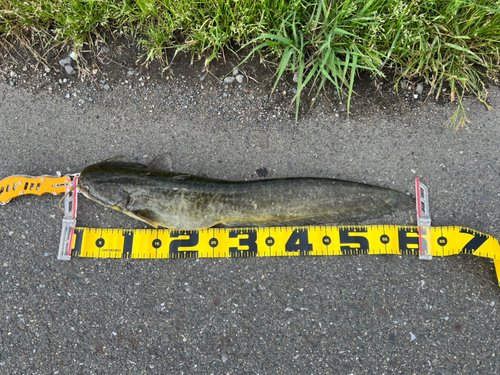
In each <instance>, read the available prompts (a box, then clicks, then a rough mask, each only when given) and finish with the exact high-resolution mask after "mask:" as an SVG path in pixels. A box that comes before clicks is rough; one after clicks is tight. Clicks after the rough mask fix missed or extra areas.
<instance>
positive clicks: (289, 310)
mask: <svg viewBox="0 0 500 375" xmlns="http://www.w3.org/2000/svg"><path fill="white" fill-rule="evenodd" d="M285 311H287V312H291V311H293V309H292V308H291V307H287V308H286V309H285Z"/></svg>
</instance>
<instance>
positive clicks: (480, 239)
mask: <svg viewBox="0 0 500 375" xmlns="http://www.w3.org/2000/svg"><path fill="white" fill-rule="evenodd" d="M460 233H468V234H471V235H473V236H474V237H472V239H471V240H470V241H469V242H467V244H466V245H465V246H464V247H463V249H462V251H460V254H473V253H474V252H475V251H476V250H477V249H479V248H480V247H481V245H482V244H483V243H485V242H486V240H487V239H488V236H487V235H485V234H482V233H477V232H474V231H472V230H470V229H465V228H462V229H460Z"/></svg>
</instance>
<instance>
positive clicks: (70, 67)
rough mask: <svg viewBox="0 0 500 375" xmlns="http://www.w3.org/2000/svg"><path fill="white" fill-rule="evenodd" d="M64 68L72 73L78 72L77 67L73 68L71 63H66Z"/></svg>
mask: <svg viewBox="0 0 500 375" xmlns="http://www.w3.org/2000/svg"><path fill="white" fill-rule="evenodd" d="M64 70H66V73H68V74H71V75H72V74H75V73H76V71H75V69H73V67H72V66H71V65H65V66H64Z"/></svg>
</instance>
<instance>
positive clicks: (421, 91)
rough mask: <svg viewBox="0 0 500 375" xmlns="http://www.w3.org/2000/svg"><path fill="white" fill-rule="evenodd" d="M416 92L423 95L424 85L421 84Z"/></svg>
mask: <svg viewBox="0 0 500 375" xmlns="http://www.w3.org/2000/svg"><path fill="white" fill-rule="evenodd" d="M415 91H416V92H417V93H418V94H422V93H423V92H424V85H422V84H421V83H419V84H418V85H417V88H416V89H415Z"/></svg>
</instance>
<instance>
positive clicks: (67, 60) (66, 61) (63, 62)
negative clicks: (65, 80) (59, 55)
mask: <svg viewBox="0 0 500 375" xmlns="http://www.w3.org/2000/svg"><path fill="white" fill-rule="evenodd" d="M71 61H72V59H71V57H69V56H68V57H66V58H64V59H62V60H59V65H61V66H66V65H70V64H71Z"/></svg>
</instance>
